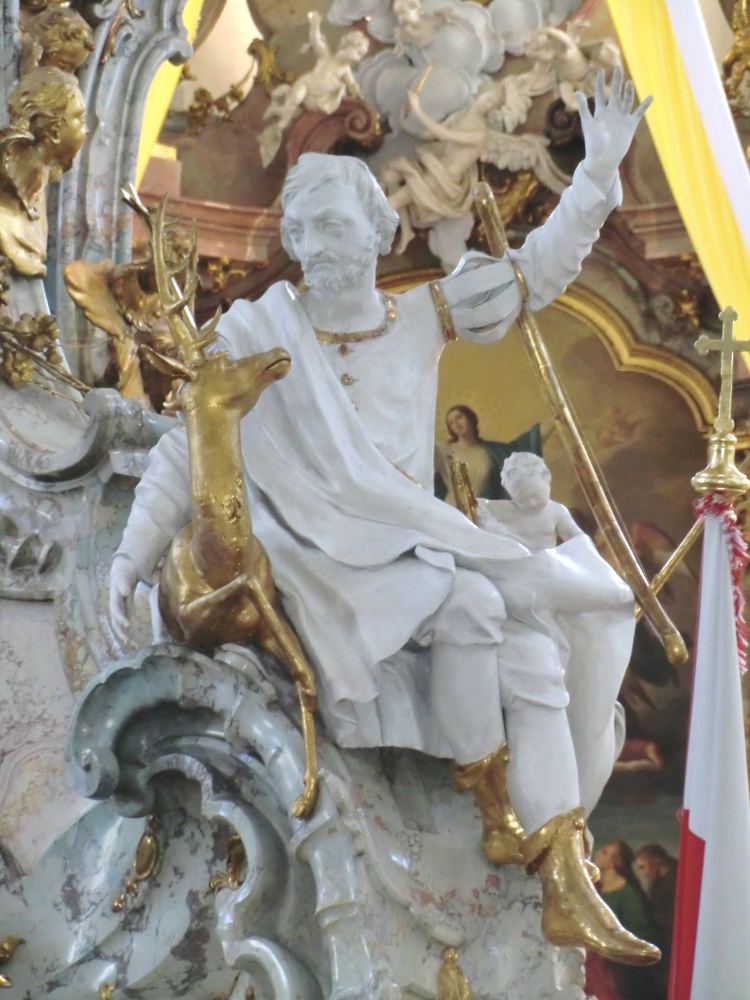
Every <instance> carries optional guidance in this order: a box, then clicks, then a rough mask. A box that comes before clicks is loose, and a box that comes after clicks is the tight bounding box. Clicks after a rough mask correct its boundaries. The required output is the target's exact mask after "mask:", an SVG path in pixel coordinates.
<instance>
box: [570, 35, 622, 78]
mask: <svg viewBox="0 0 750 1000" xmlns="http://www.w3.org/2000/svg"><path fill="white" fill-rule="evenodd" d="M580 49H581V51H582V52H583V53H584V55H585V56H586V58H587V59H588V60H589V61H590V63H591V67H592V68H593V69H604V70H612V69H614V68H615V66H620V65H622V56H621V54H620V47H619V45H618V44H617V42H615V41H613V40H612V39H611V38H601V39H598V40H597V41H594V42H583V43H581V45H580Z"/></svg>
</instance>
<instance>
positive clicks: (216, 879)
mask: <svg viewBox="0 0 750 1000" xmlns="http://www.w3.org/2000/svg"><path fill="white" fill-rule="evenodd" d="M246 865H247V854H246V853H245V846H244V844H243V843H242V837H240V836H239V834H236V833H233V834H232V836H231V837H230V838H229V841H228V842H227V867H226V871H223V872H214V874H213V875H212V876H211V879H210V881H209V883H208V889H207V890H206V891H207V893H211V892H218V891H219V890H220V889H239V887H240V886H241V885H242V880H243V875H242V872H243V870H244V869H245V867H246Z"/></svg>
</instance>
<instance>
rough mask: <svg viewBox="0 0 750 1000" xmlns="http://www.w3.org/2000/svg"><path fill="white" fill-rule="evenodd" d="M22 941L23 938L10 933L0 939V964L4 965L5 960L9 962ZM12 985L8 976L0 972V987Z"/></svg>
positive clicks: (6, 987)
mask: <svg viewBox="0 0 750 1000" xmlns="http://www.w3.org/2000/svg"><path fill="white" fill-rule="evenodd" d="M23 943H24V940H23V938H20V937H14V936H13V935H12V934H9V935H8V936H7V937H4V938H3V939H2V941H0V965H5V964H6V962H9V961H10V960H11V958H13V956H14V955H15V953H16V949H17V948H18V946H19V945H21V944H23ZM12 985H13V980H12V979H11V978H10V976H6V975H5V973H0V987H4V988H5V989H8V988H10V987H11V986H12Z"/></svg>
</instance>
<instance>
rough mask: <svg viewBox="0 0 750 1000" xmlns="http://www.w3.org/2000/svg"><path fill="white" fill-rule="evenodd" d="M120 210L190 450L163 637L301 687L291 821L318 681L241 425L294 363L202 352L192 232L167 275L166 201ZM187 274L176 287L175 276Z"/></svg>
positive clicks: (305, 812) (146, 350) (208, 336)
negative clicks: (300, 750)
mask: <svg viewBox="0 0 750 1000" xmlns="http://www.w3.org/2000/svg"><path fill="white" fill-rule="evenodd" d="M125 200H126V202H127V203H128V204H129V205H130V206H131V208H133V209H134V210H135V211H136V212H137V213H138V215H139V216H140V217H141V219H142V220H143V223H144V225H145V227H146V230H147V231H148V233H149V240H150V245H151V252H152V255H153V262H154V274H155V279H156V287H157V292H158V295H159V299H160V301H161V305H162V308H163V310H164V315H165V317H166V319H167V322H168V324H169V329H170V332H171V335H172V339H173V342H174V345H175V349H176V353H177V355H178V356H177V357H168V356H166V355H163V354H160V353H159V352H158V351H155V350H154V349H153V348H151V347H149V346H147V345H144V346H143V348H142V353H143V354H144V355H145V356H146V357H147V358H148V359H149V360H150V361H151V362H152V364H154V365H155V366H156V367H158V368H159V369H160V370H161V371H163V372H164V373H165V374H168V375H170V376H171V377H172V378H174V379H177V380H180V381H181V383H182V384H181V386H180V389H179V392H178V393H177V396H176V399H175V400H174V401H173V403H172V404H171V405H170V407H169V408H170V409H172V410H182V412H183V415H184V418H185V427H186V430H187V436H188V445H189V449H190V492H191V520H190V522H189V524H187V525H186V526H185V527H184V528H183V529H182V530H181V531H180V532H179V533H178V534H177V536H176V537H175V539H174V540H173V542H172V545H171V547H170V549H169V552H168V553H167V556H166V559H165V561H164V565H163V568H162V571H161V579H160V585H159V611H160V612H161V617H162V620H163V622H164V625H165V627H166V629H167V631H168V632H169V634H170V635H171V636H172V637H173V638H175V639H177V640H179V641H181V642H186V643H188V644H190V645H193V646H197V647H199V648H201V649H207V650H212V649H214V648H215V647H216V646H219V645H221V644H222V643H227V642H238V643H249V642H254V643H256V644H257V645H258V646H260V647H261V648H262V649H265V650H266V651H267V652H270V653H272V654H273V655H274V656H276V657H278V658H279V659H280V660H281V661H282V662H283V663H285V664H286V666H287V667H288V668H289V670H290V672H291V674H292V677H293V678H294V681H295V683H296V686H297V693H298V695H299V705H300V714H301V719H302V735H303V739H304V744H305V755H306V769H305V777H304V791H303V793H302V795H301V796H300V797H299V798H298V799H297V801H296V803H295V806H294V814H295V815H296V816H298V817H306V816H309V815H310V814H311V813H312V811H313V809H314V808H315V803H316V800H317V795H318V782H319V779H318V770H317V757H316V747H315V727H314V720H313V712H314V711H315V709H316V707H317V691H316V687H315V677H314V674H313V671H312V668H311V667H310V665H309V663H308V662H307V659H306V657H305V655H304V653H303V651H302V647H301V645H300V643H299V640H298V639H297V636H296V635H295V633H294V630H293V629H292V627H291V625H290V624H289V622H288V621H287V619H286V618H285V616H284V614H283V612H282V610H281V605H280V601H279V596H278V593H277V591H276V587H275V585H274V582H273V576H272V574H271V564H270V561H269V559H268V556H267V554H266V552H265V549H264V548H263V546H262V545H261V543H260V542H259V541H258V539H257V538H255V536H254V535H253V525H252V520H251V517H250V510H249V506H248V503H247V493H246V490H245V480H244V469H243V462H242V447H241V441H240V421H241V420H242V418H243V417H244V416H245V415H246V414H247V413H249V412H250V410H252V409H253V407H254V406H255V404H256V403H257V401H258V399H259V398H260V395H261V393H262V392H263V391H264V390H265V389H266V388H268V386H270V385H271V384H272V383H273V382H276V381H277V380H278V379H280V378H284V376H285V375H286V374H287V373H288V371H289V366H290V364H291V359H290V357H289V355H288V354H287V352H286V351H284V350H282V349H280V348H276V349H274V350H271V351H267V352H265V353H263V354H257V355H253V356H251V357H245V358H239V359H237V360H233V359H231V358H229V357H228V355H227V354H226V353H225V352H220V353H208V351H207V349H208V347H209V346H210V345H211V344H212V343H214V341H215V340H216V339H217V337H218V333H217V331H216V327H217V325H218V322H219V319H220V318H221V310H219V311H218V312H217V314H216V316H215V317H214V319H213V320H212V321H211V322H210V323H209V324H208V325H207V326H206V327H204V328H203V329H198V327H197V325H196V322H195V318H194V315H193V308H194V300H195V293H196V290H197V287H198V275H197V261H198V250H197V233H196V230H195V225H194V226H193V232H192V237H191V244H190V251H189V254H188V260H187V264H186V263H185V262H184V261H181V262H178V263H177V264H175V265H173V266H172V267H170V266H169V264H168V263H167V259H166V254H165V247H164V226H165V223H164V212H165V206H166V197H165V198H163V199H162V200H161V201H160V202H159V204H158V205H157V206H155V207H154V208H152V209H147V208H146V206H145V205H144V204H143V203H142V202H141V200H140V198H139V197H138V195H137V193H136V191H135V189H134V188H132V186H131V187H130V188H129V189H128V190H127V192H125ZM178 274H184V284H183V286H182V287H180V285H179V284H178V283H177V281H176V276H177V275H178Z"/></svg>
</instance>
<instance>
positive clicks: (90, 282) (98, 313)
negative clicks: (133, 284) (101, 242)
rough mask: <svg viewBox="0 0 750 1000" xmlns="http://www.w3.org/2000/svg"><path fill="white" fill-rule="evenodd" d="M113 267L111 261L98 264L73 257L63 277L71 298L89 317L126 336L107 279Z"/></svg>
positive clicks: (101, 327)
mask: <svg viewBox="0 0 750 1000" xmlns="http://www.w3.org/2000/svg"><path fill="white" fill-rule="evenodd" d="M114 269H115V265H114V264H113V263H112V261H111V260H100V261H98V262H97V263H96V264H88V263H86V262H85V261H82V260H74V261H72V262H71V263H70V264H68V265H66V267H65V269H64V271H63V276H64V278H65V285H66V287H67V289H68V293H69V295H70V297H71V298H72V299H73V301H74V302H75V304H76V305H77V306H78V307H79V308H80V309H82V310H83V312H84V314H85V316H86V319H87V320H88V321H89V322H90V323H92V324H93V325H94V326H96V327H98V328H99V329H100V330H104V331H105V332H106V333H109V334H111V335H112V336H113V337H117V338H118V339H125V338H126V337H127V336H128V329H127V326H126V325H125V320H124V319H123V318H122V316H121V315H120V313H119V312H118V310H117V304H116V303H115V300H114V297H113V295H112V291H111V289H110V286H109V280H108V279H109V277H110V275H111V274H112V272H113V271H114Z"/></svg>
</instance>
